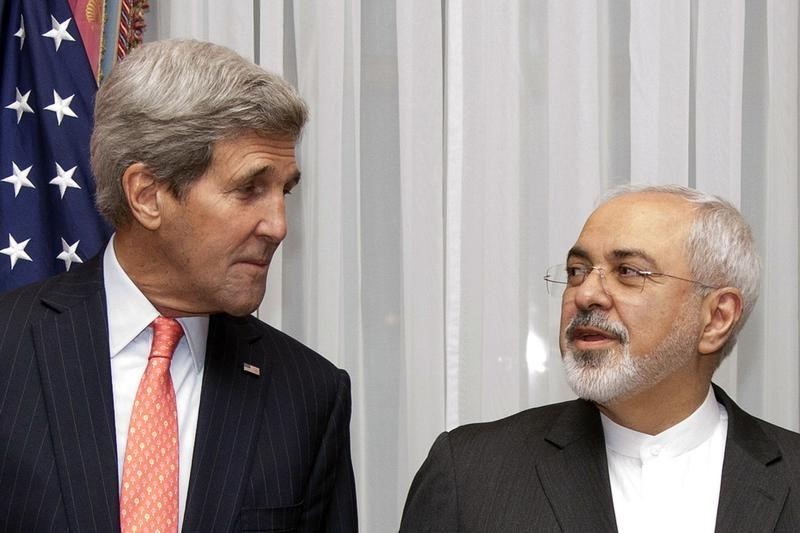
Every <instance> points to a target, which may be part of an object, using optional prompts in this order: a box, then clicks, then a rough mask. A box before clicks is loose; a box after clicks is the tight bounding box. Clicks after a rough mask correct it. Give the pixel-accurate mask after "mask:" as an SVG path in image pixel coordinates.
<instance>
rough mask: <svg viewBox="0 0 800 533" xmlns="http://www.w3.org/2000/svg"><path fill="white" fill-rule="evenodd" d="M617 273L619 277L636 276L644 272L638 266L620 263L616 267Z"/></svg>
mask: <svg viewBox="0 0 800 533" xmlns="http://www.w3.org/2000/svg"><path fill="white" fill-rule="evenodd" d="M617 274H619V277H621V278H637V277H641V276H642V275H643V274H644V272H642V271H641V270H639V269H638V268H633V267H632V266H628V265H620V266H619V267H617Z"/></svg>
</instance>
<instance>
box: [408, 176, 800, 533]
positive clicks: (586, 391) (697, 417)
mask: <svg viewBox="0 0 800 533" xmlns="http://www.w3.org/2000/svg"><path fill="white" fill-rule="evenodd" d="M758 278H759V261H758V257H757V254H756V249H755V245H754V243H753V240H752V236H751V232H750V229H749V227H748V226H747V224H746V223H745V221H744V220H743V218H742V216H741V214H740V213H739V212H738V211H737V210H736V209H735V208H734V207H732V206H731V205H730V204H729V203H727V202H725V201H723V200H721V199H719V198H717V197H714V196H710V195H706V194H703V193H700V192H698V191H694V190H691V189H687V188H684V187H677V186H664V187H639V188H627V189H623V190H617V191H614V192H613V193H611V194H610V195H608V196H607V198H606V199H605V201H604V202H603V203H602V204H601V205H600V206H599V207H598V208H597V210H595V211H594V213H593V214H592V215H591V216H590V217H589V219H588V221H587V222H586V224H585V225H584V227H583V231H582V232H581V234H580V236H579V237H578V240H577V242H576V243H575V245H574V246H573V247H572V248H571V249H570V251H569V252H568V254H567V257H566V264H565V265H560V266H557V267H554V268H552V269H550V270H549V271H548V274H547V276H546V280H547V283H548V285H549V289H550V290H551V292H552V291H557V292H558V293H559V294H562V312H561V336H560V344H561V352H562V357H563V361H564V365H565V369H566V374H567V378H568V380H569V383H570V385H571V387H572V388H573V390H574V391H575V392H576V394H577V395H578V396H579V397H580V398H581V399H578V400H573V401H570V402H565V403H560V404H555V405H548V406H545V407H540V408H535V409H531V410H528V411H524V412H522V413H519V414H516V415H513V416H510V417H508V418H505V419H502V420H498V421H495V422H490V423H483V424H472V425H467V426H463V427H460V428H457V429H455V430H453V431H451V432H449V433H443V434H442V435H440V436H439V438H438V439H437V440H436V442H435V443H434V445H433V448H432V449H431V452H430V455H429V456H428V459H427V460H426V461H425V463H424V464H423V465H422V468H421V469H420V471H419V473H418V474H417V476H416V478H415V479H414V482H413V483H412V486H411V490H410V492H409V495H408V499H407V501H406V507H405V511H404V513H403V521H402V524H401V527H400V530H401V531H402V532H417V531H441V532H444V531H447V532H456V531H475V532H478V531H480V532H489V531H514V532H517V531H532V532H533V531H535V532H550V531H571V532H576V533H586V532H590V531H591V532H593V533H595V532H612V531H620V532H623V533H628V532H644V531H647V532H648V533H650V532H662V531H663V532H675V531H692V532H712V531H719V532H725V533H730V532H742V533H744V532H747V533H752V532H759V531H764V532H766V531H770V532H772V531H783V532H790V531H800V435H798V434H796V433H793V432H790V431H787V430H784V429H781V428H779V427H776V426H774V425H772V424H769V423H767V422H764V421H762V420H759V419H757V418H754V417H752V416H750V415H748V414H747V413H745V412H744V411H742V410H741V409H740V408H739V407H737V406H736V404H735V403H734V402H733V401H732V400H731V399H730V398H729V397H728V396H727V395H726V394H725V393H724V392H723V391H722V389H720V388H719V387H717V386H715V385H712V384H711V378H712V375H713V374H714V371H715V370H716V368H717V367H718V366H719V363H720V361H721V360H722V359H723V358H724V357H725V356H726V355H727V354H728V353H729V352H730V350H731V349H732V347H733V345H734V343H735V342H736V334H737V333H738V331H739V330H740V328H741V327H742V325H743V324H744V322H745V320H746V318H747V316H748V314H749V313H750V311H751V310H752V308H753V305H754V304H755V301H756V298H757V295H758V288H757V287H758Z"/></svg>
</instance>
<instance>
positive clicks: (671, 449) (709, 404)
mask: <svg viewBox="0 0 800 533" xmlns="http://www.w3.org/2000/svg"><path fill="white" fill-rule="evenodd" d="M600 417H601V420H602V422H603V433H604V434H605V442H606V446H607V447H608V449H609V450H611V451H614V452H617V453H619V454H621V455H625V456H627V457H634V458H643V457H645V456H646V450H652V449H654V448H655V447H657V448H658V449H659V450H660V455H661V456H666V457H677V456H678V455H681V454H683V453H686V452H687V451H689V450H692V449H694V448H696V447H697V446H699V445H700V444H702V443H703V442H705V441H706V440H708V439H709V438H711V435H712V433H713V432H714V430H715V428H716V426H717V424H718V423H719V421H720V419H721V418H725V419H727V413H725V409H724V408H723V407H722V406H721V405H720V404H718V403H717V399H716V396H714V389H712V388H711V387H710V386H709V388H708V394H707V395H706V399H705V400H704V401H703V403H702V404H701V405H700V407H698V408H697V409H696V410H695V411H694V412H693V413H692V414H691V415H689V416H688V417H687V418H686V419H684V420H682V421H681V422H678V423H677V424H675V425H674V426H672V427H671V428H669V429H666V430H664V431H662V432H661V433H659V434H658V435H648V434H646V433H640V432H638V431H634V430H632V429H629V428H626V427H624V426H621V425H619V424H617V423H616V422H614V421H613V420H611V419H610V418H608V417H607V416H605V415H604V414H602V413H600Z"/></svg>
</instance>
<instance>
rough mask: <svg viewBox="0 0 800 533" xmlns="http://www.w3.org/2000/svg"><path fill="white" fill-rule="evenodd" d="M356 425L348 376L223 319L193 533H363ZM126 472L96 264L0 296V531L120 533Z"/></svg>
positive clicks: (254, 328)
mask: <svg viewBox="0 0 800 533" xmlns="http://www.w3.org/2000/svg"><path fill="white" fill-rule="evenodd" d="M245 363H249V364H251V365H254V366H256V367H259V368H260V370H261V375H260V376H255V375H253V374H252V373H249V372H245V371H244V370H243V365H244V364H245ZM349 421H350V382H349V378H348V376H347V374H346V373H345V372H344V371H342V370H338V369H337V368H335V367H334V366H333V365H332V364H330V363H329V362H328V361H326V360H325V359H323V358H322V357H321V356H320V355H318V354H316V353H314V352H313V351H312V350H310V349H309V348H307V347H305V346H303V345H302V344H300V343H299V342H297V341H295V340H294V339H292V338H290V337H288V336H287V335H285V334H283V333H281V332H280V331H277V330H276V329H274V328H272V327H270V326H268V325H266V324H264V323H263V322H260V321H259V320H257V319H255V318H253V317H249V316H248V317H243V318H235V317H231V316H228V315H224V314H221V315H213V316H212V317H211V319H210V323H209V333H208V342H207V348H206V360H205V373H204V377H203V389H202V395H201V399H200V412H199V419H198V423H197V436H196V440H195V448H194V458H193V462H192V468H191V475H190V478H189V489H188V496H187V504H186V512H185V518H184V523H183V531H186V532H193V531H203V532H205V531H209V532H211V531H330V532H348V533H349V532H353V531H356V529H357V526H356V503H355V488H354V479H353V469H352V465H351V462H350V440H349ZM117 472H118V469H117V452H116V438H115V424H114V406H113V395H112V386H111V370H110V358H109V347H108V326H107V315H106V299H105V292H104V288H103V279H102V268H101V261H100V257H98V258H95V259H94V260H92V261H91V262H88V263H87V264H85V265H81V266H78V267H75V268H73V269H72V270H71V271H70V272H68V273H65V274H62V275H60V276H57V277H54V278H51V279H49V280H46V281H44V282H42V283H39V284H34V285H30V286H27V287H24V288H22V289H18V290H16V291H14V292H11V293H8V294H5V295H2V296H0V495H1V496H0V531H4V532H11V531H20V532H40V531H53V532H63V531H73V532H93V531H101V532H113V531H119V494H118V479H117V478H118V474H117Z"/></svg>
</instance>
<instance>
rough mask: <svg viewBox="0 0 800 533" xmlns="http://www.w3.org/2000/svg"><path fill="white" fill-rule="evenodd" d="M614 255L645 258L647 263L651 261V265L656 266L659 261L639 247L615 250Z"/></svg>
mask: <svg viewBox="0 0 800 533" xmlns="http://www.w3.org/2000/svg"><path fill="white" fill-rule="evenodd" d="M612 255H613V256H614V258H615V259H631V258H634V259H643V260H644V261H646V262H647V263H650V266H653V267H655V266H656V265H658V262H656V260H655V259H653V256H651V255H650V254H648V253H647V252H645V251H644V250H641V249H638V248H623V249H621V250H614V251H613V252H612Z"/></svg>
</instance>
